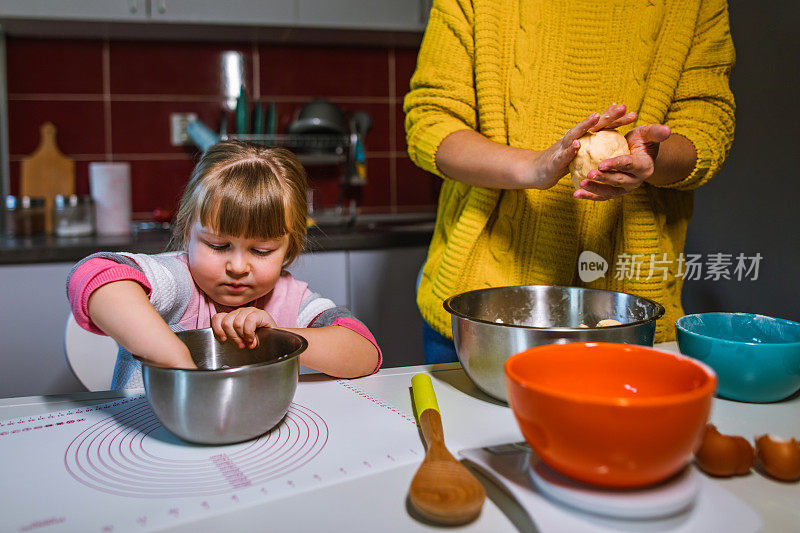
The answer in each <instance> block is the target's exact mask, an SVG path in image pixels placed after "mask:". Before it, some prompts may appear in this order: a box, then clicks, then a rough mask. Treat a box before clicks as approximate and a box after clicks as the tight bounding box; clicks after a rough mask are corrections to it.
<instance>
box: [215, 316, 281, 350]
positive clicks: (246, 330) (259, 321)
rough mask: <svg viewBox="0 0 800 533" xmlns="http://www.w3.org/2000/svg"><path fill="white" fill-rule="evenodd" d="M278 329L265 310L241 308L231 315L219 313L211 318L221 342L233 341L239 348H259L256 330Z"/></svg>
mask: <svg viewBox="0 0 800 533" xmlns="http://www.w3.org/2000/svg"><path fill="white" fill-rule="evenodd" d="M260 327H269V328H274V327H277V325H276V324H275V320H273V318H272V317H271V316H270V314H269V313H267V312H266V311H264V310H263V309H256V308H255V307H240V308H238V309H234V310H233V311H231V312H230V313H217V314H216V315H214V316H213V317H211V329H213V330H214V335H216V336H217V339H219V340H220V342H224V341H226V340H228V339H231V340H232V341H234V342H235V343H236V345H237V346H238V347H239V348H245V347H246V348H250V349H253V348H255V347H256V346H258V337H257V336H256V328H260Z"/></svg>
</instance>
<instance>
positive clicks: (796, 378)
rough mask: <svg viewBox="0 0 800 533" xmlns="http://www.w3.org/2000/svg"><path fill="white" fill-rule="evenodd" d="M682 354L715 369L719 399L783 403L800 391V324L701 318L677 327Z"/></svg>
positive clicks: (730, 316)
mask: <svg viewBox="0 0 800 533" xmlns="http://www.w3.org/2000/svg"><path fill="white" fill-rule="evenodd" d="M675 329H676V330H677V337H678V346H679V347H680V350H681V353H682V354H684V355H688V356H689V357H692V358H694V359H698V360H700V361H702V362H704V363H706V364H707V365H708V366H710V367H711V368H713V369H714V371H715V372H716V373H717V377H718V379H719V382H718V385H717V396H720V397H722V398H728V399H730V400H738V401H741V402H757V403H764V402H777V401H779V400H783V399H785V398H788V397H789V396H791V395H793V394H794V393H795V392H797V391H798V390H800V323H797V322H792V321H791V320H784V319H782V318H772V317H768V316H763V315H751V314H746V313H700V314H696V315H686V316H683V317H681V318H679V319H678V320H677V321H676V322H675Z"/></svg>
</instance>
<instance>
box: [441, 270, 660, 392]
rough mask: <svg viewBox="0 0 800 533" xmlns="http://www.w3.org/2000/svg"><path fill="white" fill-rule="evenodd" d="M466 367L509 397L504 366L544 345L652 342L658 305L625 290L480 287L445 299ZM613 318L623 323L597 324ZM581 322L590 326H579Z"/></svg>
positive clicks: (487, 388)
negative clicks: (507, 360) (607, 325)
mask: <svg viewBox="0 0 800 533" xmlns="http://www.w3.org/2000/svg"><path fill="white" fill-rule="evenodd" d="M444 308H445V309H446V310H447V311H448V312H449V313H450V314H451V318H452V324H453V341H454V342H455V346H456V353H457V354H458V359H459V361H461V365H462V366H463V367H464V371H465V372H466V373H467V375H468V376H469V377H470V379H472V381H473V382H474V383H475V385H477V386H478V388H480V389H481V390H483V391H484V392H485V393H487V394H489V395H490V396H493V397H495V398H497V399H499V400H502V401H504V402H505V401H508V395H507V393H506V386H505V374H504V370H503V365H504V364H505V362H506V359H507V358H508V357H510V356H512V355H514V354H516V353H519V352H521V351H523V350H526V349H528V348H531V347H533V346H539V345H542V344H553V343H565V342H587V341H588V342H593V341H594V342H621V343H627V344H641V345H643V346H652V345H653V338H654V336H655V329H656V320H657V319H658V318H660V317H661V316H663V315H664V307H663V306H661V305H660V304H658V303H656V302H654V301H652V300H648V299H647V298H641V297H639V296H634V295H633V294H627V293H624V292H614V291H604V290H598V289H583V288H579V287H559V286H554V285H522V286H513V287H495V288H490V289H479V290H475V291H469V292H465V293H462V294H458V295H456V296H453V297H451V298H448V299H447V300H445V301H444ZM609 318H611V319H614V320H617V321H619V322H621V323H622V325H620V326H610V327H604V328H597V327H594V326H595V325H596V324H597V323H598V322H599V321H600V320H604V319H609ZM581 324H585V325H587V326H590V327H588V328H581V327H579V326H580V325H581Z"/></svg>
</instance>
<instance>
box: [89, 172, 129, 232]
mask: <svg viewBox="0 0 800 533" xmlns="http://www.w3.org/2000/svg"><path fill="white" fill-rule="evenodd" d="M89 189H90V191H91V193H92V199H93V200H94V203H95V206H96V213H97V215H96V216H97V234H98V235H123V234H127V233H130V231H131V166H130V165H129V164H128V163H89Z"/></svg>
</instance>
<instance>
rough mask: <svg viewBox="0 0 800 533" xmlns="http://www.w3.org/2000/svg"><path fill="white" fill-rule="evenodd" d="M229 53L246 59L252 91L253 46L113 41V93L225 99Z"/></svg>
mask: <svg viewBox="0 0 800 533" xmlns="http://www.w3.org/2000/svg"><path fill="white" fill-rule="evenodd" d="M228 51H234V52H239V53H241V54H242V55H243V56H244V61H243V63H244V72H245V86H246V87H249V88H252V86H253V82H252V79H253V67H252V55H251V53H250V47H249V46H246V45H241V44H238V45H235V46H231V45H225V44H209V43H173V42H166V43H165V42H149V41H145V42H141V41H135V42H121V41H111V42H110V43H109V62H110V76H111V77H110V79H111V93H112V94H172V95H174V94H181V95H208V96H222V95H224V94H225V91H224V87H223V84H222V79H223V78H222V75H221V73H222V68H221V66H222V57H223V54H224V53H225V52H228ZM251 94H252V93H251Z"/></svg>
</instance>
